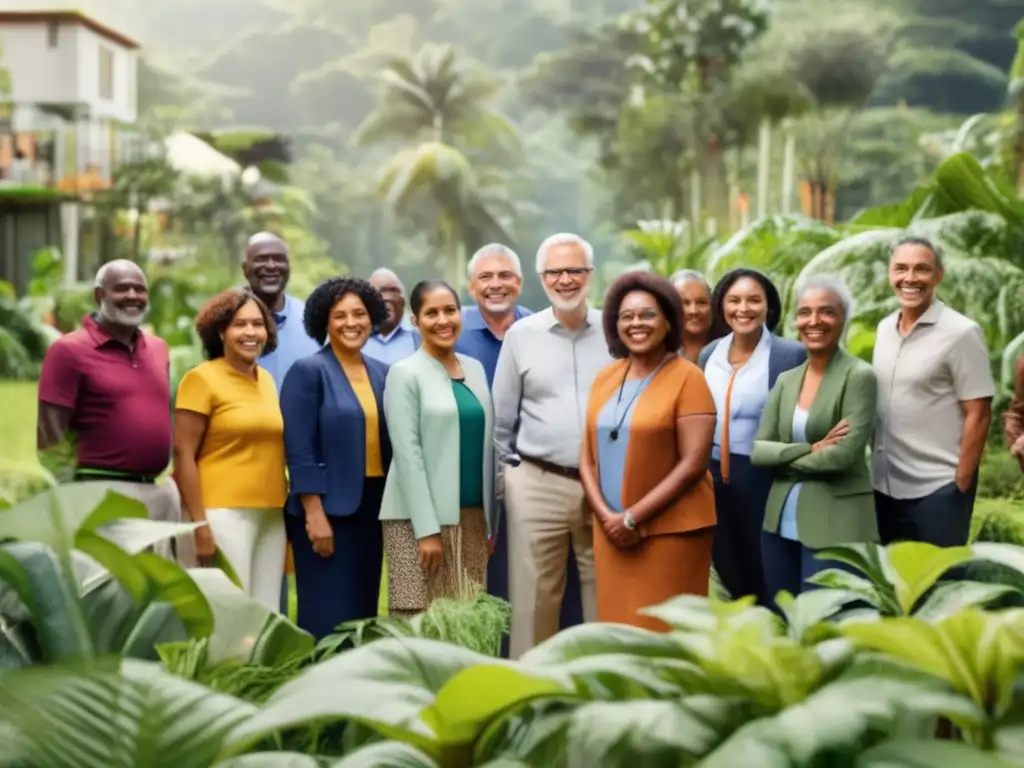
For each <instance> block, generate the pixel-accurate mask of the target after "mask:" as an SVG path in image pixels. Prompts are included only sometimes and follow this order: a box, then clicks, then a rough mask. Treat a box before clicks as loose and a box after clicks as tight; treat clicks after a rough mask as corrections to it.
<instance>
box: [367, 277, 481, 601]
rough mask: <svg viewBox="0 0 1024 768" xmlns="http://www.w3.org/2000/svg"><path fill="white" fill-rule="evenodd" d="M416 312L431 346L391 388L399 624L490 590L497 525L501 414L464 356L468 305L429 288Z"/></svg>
mask: <svg viewBox="0 0 1024 768" xmlns="http://www.w3.org/2000/svg"><path fill="white" fill-rule="evenodd" d="M409 303H410V304H411V306H412V312H413V319H412V322H413V325H415V326H416V329H417V330H418V331H419V333H420V335H421V337H422V339H423V342H422V346H421V347H420V348H419V349H418V350H417V351H416V352H415V353H413V354H412V355H411V356H410V357H407V358H405V359H404V360H401V361H399V362H397V363H395V364H394V365H393V366H392V367H391V370H390V372H389V373H388V380H387V386H386V387H385V389H384V410H385V412H386V414H387V420H388V432H389V434H390V436H391V444H392V447H393V450H394V454H395V458H394V465H393V467H392V471H391V473H390V474H389V475H388V479H387V483H386V486H385V489H384V500H383V503H382V505H381V513H380V519H381V520H382V521H383V522H384V550H385V552H386V553H387V559H388V613H389V614H390V615H397V616H410V615H413V614H416V613H420V612H422V611H424V610H426V608H427V607H428V606H429V604H430V602H431V601H432V600H434V599H435V598H438V597H456V596H461V595H465V594H466V593H467V592H468V591H469V590H472V589H475V588H476V586H477V585H480V586H483V584H484V580H485V577H486V571H487V556H488V538H489V535H490V531H491V522H490V521H492V520H493V517H492V510H493V504H492V502H493V499H492V494H493V482H494V447H493V429H494V426H493V425H494V413H493V409H492V406H491V394H490V390H489V388H488V386H487V375H486V374H485V373H484V368H483V366H482V365H481V364H480V363H479V362H478V361H477V360H474V359H473V358H471V357H468V356H466V355H462V354H457V353H456V352H455V342H456V341H457V340H458V338H459V332H460V331H461V330H462V317H461V307H460V304H459V298H458V296H457V295H456V294H455V291H454V290H453V289H452V287H451V286H450V285H448V284H447V283H445V282H442V281H440V280H425V281H423V282H421V283H418V284H417V285H416V287H415V288H413V290H412V294H411V296H410V298H409Z"/></svg>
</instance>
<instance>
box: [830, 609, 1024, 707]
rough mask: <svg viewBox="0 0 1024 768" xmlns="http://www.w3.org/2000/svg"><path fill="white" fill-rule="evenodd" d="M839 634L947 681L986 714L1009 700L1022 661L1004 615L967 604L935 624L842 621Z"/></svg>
mask: <svg viewBox="0 0 1024 768" xmlns="http://www.w3.org/2000/svg"><path fill="white" fill-rule="evenodd" d="M841 631H842V632H843V634H845V635H846V636H848V637H850V638H851V639H852V640H854V642H856V643H857V644H858V645H860V646H861V647H864V648H871V649H872V650H876V651H880V652H882V653H885V654H888V655H889V656H890V657H892V658H894V659H898V660H900V661H902V662H904V663H906V664H908V665H910V666H913V667H916V668H918V669H921V670H923V671H925V672H927V673H929V674H931V675H934V676H935V677H936V678H938V679H941V680H944V681H946V682H947V683H948V684H949V685H950V686H951V687H952V688H953V689H954V690H956V691H958V692H960V693H961V694H963V695H964V696H967V697H969V698H970V699H971V700H972V701H973V702H974V703H975V704H977V706H978V707H979V708H981V709H982V710H983V711H984V712H986V713H988V715H989V716H990V717H998V716H999V715H1000V713H1001V712H1003V711H1004V710H1005V709H1006V708H1007V707H1008V706H1009V704H1010V701H1011V694H1012V690H1013V684H1014V682H1015V681H1016V679H1017V676H1018V675H1019V674H1020V672H1021V666H1022V664H1024V645H1021V644H1020V643H1018V642H1016V638H1015V637H1014V634H1013V632H1012V631H1011V630H1010V629H1009V628H1008V626H1007V622H1006V619H1005V618H1003V617H1002V616H1000V615H998V614H990V613H986V612H984V611H982V610H979V609H977V608H968V609H965V610H963V611H961V612H959V613H956V614H954V615H952V616H949V617H947V618H945V619H942V620H941V621H939V622H937V623H936V624H927V623H925V622H923V621H919V620H916V619H910V618H889V619H882V620H880V621H877V622H874V623H870V624H853V623H851V624H846V625H844V626H843V627H842V630H841Z"/></svg>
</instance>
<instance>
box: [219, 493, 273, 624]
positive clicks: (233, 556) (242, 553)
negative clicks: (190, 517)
mask: <svg viewBox="0 0 1024 768" xmlns="http://www.w3.org/2000/svg"><path fill="white" fill-rule="evenodd" d="M206 519H207V521H208V522H209V524H210V529H211V530H212V531H213V540H214V542H215V543H216V544H217V547H218V548H219V549H220V551H221V552H222V553H224V556H225V557H226V558H227V560H228V562H229V563H230V564H231V567H232V568H234V570H235V574H236V575H237V576H238V580H239V581H240V582H241V583H242V589H244V590H245V591H246V592H247V593H248V594H249V596H250V597H252V598H253V599H254V600H256V601H258V602H260V603H262V604H263V605H264V606H265V607H266V608H267V609H268V610H271V611H273V612H274V613H279V612H280V610H281V574H282V573H284V558H285V550H286V549H287V543H288V540H287V538H286V536H285V532H284V512H283V511H282V510H280V509H240V508H234V507H233V508H225V507H222V508H219V509H208V510H206Z"/></svg>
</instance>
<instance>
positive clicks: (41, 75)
mask: <svg viewBox="0 0 1024 768" xmlns="http://www.w3.org/2000/svg"><path fill="white" fill-rule="evenodd" d="M77 32H78V30H77V29H75V28H73V27H66V26H64V25H61V26H60V28H59V29H58V32H57V45H56V46H54V47H51V46H50V45H49V29H48V27H47V25H46V24H39V23H32V24H0V66H3V67H4V68H5V69H6V70H7V71H8V72H9V73H10V76H11V92H12V97H13V99H12V100H13V101H14V102H15V103H21V104H75V103H76V102H78V99H79V93H78V78H77V69H78V60H79V52H78V35H77V34H76V33H77Z"/></svg>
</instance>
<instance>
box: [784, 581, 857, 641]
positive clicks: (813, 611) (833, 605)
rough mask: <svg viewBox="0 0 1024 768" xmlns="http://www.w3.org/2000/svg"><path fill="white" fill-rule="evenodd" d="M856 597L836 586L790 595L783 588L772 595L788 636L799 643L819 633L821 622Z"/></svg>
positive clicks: (854, 593) (819, 634)
mask: <svg viewBox="0 0 1024 768" xmlns="http://www.w3.org/2000/svg"><path fill="white" fill-rule="evenodd" d="M859 599H860V595H858V594H857V593H856V592H847V591H844V590H839V589H812V590H808V591H807V592H802V593H800V594H799V595H797V596H796V597H793V595H791V594H790V593H789V592H787V591H785V590H783V591H781V592H779V594H777V595H776V596H775V602H776V604H777V605H778V606H779V608H780V609H781V610H782V614H783V615H784V616H785V617H786V622H787V624H788V625H789V636H790V637H791V638H793V639H794V640H796V641H797V642H799V643H802V642H804V641H805V640H811V639H812V636H814V637H816V636H822V635H824V634H826V633H827V630H826V632H822V624H823V623H824V622H825V621H826V620H827V619H829V618H831V617H833V616H835V614H837V613H838V612H839V611H840V610H842V608H844V607H845V606H847V605H849V604H850V603H852V602H854V601H857V600H859Z"/></svg>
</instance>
